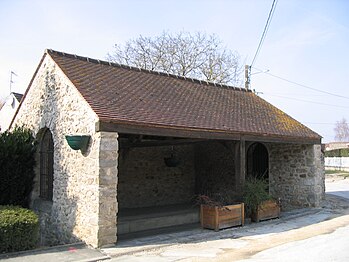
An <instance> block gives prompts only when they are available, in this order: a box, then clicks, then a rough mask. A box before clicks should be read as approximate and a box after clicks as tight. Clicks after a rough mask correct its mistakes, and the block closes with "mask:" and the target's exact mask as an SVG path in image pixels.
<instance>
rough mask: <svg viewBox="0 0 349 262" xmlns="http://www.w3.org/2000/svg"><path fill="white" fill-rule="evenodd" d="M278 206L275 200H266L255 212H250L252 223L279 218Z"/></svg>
mask: <svg viewBox="0 0 349 262" xmlns="http://www.w3.org/2000/svg"><path fill="white" fill-rule="evenodd" d="M279 217H280V205H279V203H278V202H277V201H276V200H267V201H264V202H263V203H262V204H260V205H259V206H258V209H257V211H256V212H252V215H251V219H252V221H254V222H259V221H262V220H267V219H272V218H279Z"/></svg>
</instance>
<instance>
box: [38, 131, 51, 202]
mask: <svg viewBox="0 0 349 262" xmlns="http://www.w3.org/2000/svg"><path fill="white" fill-rule="evenodd" d="M52 195H53V140H52V134H51V132H50V130H48V129H46V130H45V131H44V134H43V137H42V140H41V144H40V197H41V198H43V199H46V200H52Z"/></svg>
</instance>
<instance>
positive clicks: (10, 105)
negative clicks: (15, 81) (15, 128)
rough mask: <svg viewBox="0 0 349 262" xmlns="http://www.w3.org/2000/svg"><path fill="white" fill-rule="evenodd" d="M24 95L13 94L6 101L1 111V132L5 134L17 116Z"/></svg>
mask: <svg viewBox="0 0 349 262" xmlns="http://www.w3.org/2000/svg"><path fill="white" fill-rule="evenodd" d="M22 97H23V95H22V94H18V93H15V92H12V93H11V94H10V95H9V96H8V97H7V98H6V100H5V102H4V105H3V107H2V108H1V109H0V132H5V131H6V130H7V129H8V128H9V126H10V124H11V121H12V118H13V116H14V115H15V113H16V111H17V108H18V106H19V103H20V102H21V100H22Z"/></svg>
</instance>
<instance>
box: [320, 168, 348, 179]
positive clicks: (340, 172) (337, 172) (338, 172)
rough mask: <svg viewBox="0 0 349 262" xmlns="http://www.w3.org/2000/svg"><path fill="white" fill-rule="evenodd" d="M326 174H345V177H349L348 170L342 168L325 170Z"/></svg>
mask: <svg viewBox="0 0 349 262" xmlns="http://www.w3.org/2000/svg"><path fill="white" fill-rule="evenodd" d="M325 174H326V175H333V174H336V175H340V176H344V177H345V178H347V177H349V172H348V171H340V170H325Z"/></svg>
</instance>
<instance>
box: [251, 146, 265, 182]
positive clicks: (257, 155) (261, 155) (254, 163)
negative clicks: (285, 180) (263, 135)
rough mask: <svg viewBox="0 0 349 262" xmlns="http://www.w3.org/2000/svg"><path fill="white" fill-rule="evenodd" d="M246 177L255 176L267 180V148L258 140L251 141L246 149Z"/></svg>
mask: <svg viewBox="0 0 349 262" xmlns="http://www.w3.org/2000/svg"><path fill="white" fill-rule="evenodd" d="M246 165H247V169H246V175H247V177H257V178H262V179H265V180H267V181H269V152H268V148H267V147H266V146H265V145H264V144H262V143H259V142H255V143H252V144H251V145H250V146H249V147H248V149H247V157H246Z"/></svg>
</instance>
